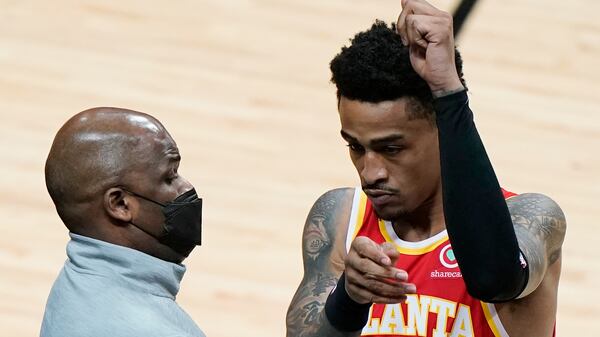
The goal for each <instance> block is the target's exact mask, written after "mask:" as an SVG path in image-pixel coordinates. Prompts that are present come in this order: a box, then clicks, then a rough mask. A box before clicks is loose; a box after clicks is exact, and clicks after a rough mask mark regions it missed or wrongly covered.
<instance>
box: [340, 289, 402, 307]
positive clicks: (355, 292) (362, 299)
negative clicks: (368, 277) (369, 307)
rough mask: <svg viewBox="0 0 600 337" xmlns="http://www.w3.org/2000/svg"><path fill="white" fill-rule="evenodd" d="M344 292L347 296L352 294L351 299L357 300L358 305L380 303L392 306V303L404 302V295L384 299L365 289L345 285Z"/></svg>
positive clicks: (384, 297)
mask: <svg viewBox="0 0 600 337" xmlns="http://www.w3.org/2000/svg"><path fill="white" fill-rule="evenodd" d="M346 292H348V294H350V293H352V295H351V297H352V298H353V299H355V300H356V299H357V298H358V302H359V303H382V304H393V303H402V302H404V301H406V295H399V296H396V297H386V296H380V295H377V294H374V293H372V292H370V291H369V290H367V289H364V288H360V287H356V286H352V285H346Z"/></svg>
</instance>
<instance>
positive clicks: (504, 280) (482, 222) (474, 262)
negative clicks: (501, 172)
mask: <svg viewBox="0 0 600 337" xmlns="http://www.w3.org/2000/svg"><path fill="white" fill-rule="evenodd" d="M468 103H469V100H468V97H467V93H466V91H461V92H458V93H455V94H451V95H448V96H445V97H441V98H438V99H436V100H434V109H435V112H436V121H437V127H438V134H439V144H440V163H441V170H442V171H441V172H442V173H441V175H442V190H443V202H444V216H445V219H446V228H447V230H448V236H449V237H450V242H451V243H452V249H453V251H454V255H455V256H456V259H457V262H458V265H459V268H460V270H461V273H462V275H463V279H464V281H465V283H466V285H467V290H468V292H469V294H471V296H473V297H475V298H478V299H480V300H482V301H486V302H503V301H508V300H511V299H514V298H516V297H517V296H518V295H519V294H520V293H521V292H522V291H523V290H524V289H525V286H526V285H527V281H528V278H529V271H528V268H527V264H526V262H524V257H523V256H522V254H521V251H520V250H519V244H518V242H517V237H516V235H515V230H514V228H513V224H512V220H511V217H510V213H509V211H508V207H507V205H506V201H505V200H504V196H503V195H502V191H501V189H500V185H499V184H498V180H497V178H496V174H495V173H494V169H493V168H492V164H491V163H490V160H489V158H488V156H487V154H486V152H485V148H484V146H483V143H482V141H481V138H480V137H479V134H478V133H477V129H476V128H475V124H474V122H473V112H472V111H471V109H470V108H469V104H468ZM521 259H523V263H522V262H521V261H522V260H521Z"/></svg>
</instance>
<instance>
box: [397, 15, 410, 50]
mask: <svg viewBox="0 0 600 337" xmlns="http://www.w3.org/2000/svg"><path fill="white" fill-rule="evenodd" d="M409 14H412V12H411V11H410V9H408V8H406V7H404V5H402V11H401V12H400V15H399V16H398V20H397V21H396V32H397V33H398V35H400V38H401V39H402V43H403V44H404V45H405V46H408V37H407V33H406V16H407V15H409Z"/></svg>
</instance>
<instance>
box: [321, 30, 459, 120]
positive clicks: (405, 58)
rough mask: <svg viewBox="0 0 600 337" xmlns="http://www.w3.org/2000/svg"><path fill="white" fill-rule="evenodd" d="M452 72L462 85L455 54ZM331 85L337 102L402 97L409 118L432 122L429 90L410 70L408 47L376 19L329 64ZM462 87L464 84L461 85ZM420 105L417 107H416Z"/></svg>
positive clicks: (394, 32)
mask: <svg viewBox="0 0 600 337" xmlns="http://www.w3.org/2000/svg"><path fill="white" fill-rule="evenodd" d="M455 55H456V57H455V60H456V69H457V71H458V75H459V78H460V80H461V82H462V83H463V85H465V82H464V79H463V73H462V59H461V57H460V53H459V52H458V51H457V50H456V51H455ZM330 69H331V73H332V76H331V82H333V83H334V84H335V85H336V86H337V97H338V100H339V99H340V98H341V97H342V96H344V97H346V98H349V99H352V100H359V101H363V102H371V103H379V102H383V101H388V100H395V99H398V98H403V97H410V98H413V102H415V103H416V102H418V103H420V104H412V107H413V109H412V110H413V111H411V114H412V116H411V117H413V118H428V119H430V120H435V116H434V114H433V107H432V101H433V97H432V95H431V90H430V89H429V86H428V85H427V82H425V80H423V79H422V78H421V77H420V76H419V75H417V73H416V72H415V71H414V69H413V67H412V65H411V63H410V56H409V51H408V47H406V46H404V45H403V44H402V40H401V39H400V35H398V34H397V33H396V25H395V24H391V26H388V25H387V24H386V23H385V22H383V21H380V20H377V21H375V23H374V24H373V25H372V26H371V28H370V29H368V30H366V31H364V32H360V33H358V34H356V35H355V36H354V38H352V39H350V46H345V47H343V48H342V50H341V52H340V53H339V54H337V55H336V56H335V58H334V59H333V60H332V61H331V64H330ZM465 88H466V85H465ZM418 105H420V106H418Z"/></svg>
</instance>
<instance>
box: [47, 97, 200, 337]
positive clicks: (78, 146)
mask: <svg viewBox="0 0 600 337" xmlns="http://www.w3.org/2000/svg"><path fill="white" fill-rule="evenodd" d="M180 160H181V156H180V155H179V150H178V148H177V144H175V141H174V140H173V138H171V135H169V133H168V132H167V130H166V129H165V128H164V127H163V125H162V124H161V123H160V122H159V121H158V120H156V119H155V118H153V117H152V116H150V115H147V114H144V113H141V112H136V111H131V110H126V109H118V108H96V109H90V110H86V111H83V112H81V113H79V114H77V115H75V116H73V117H72V118H71V119H70V120H68V121H67V122H66V123H65V125H64V126H63V127H62V128H61V129H60V130H59V131H58V133H57V135H56V137H55V139H54V143H53V144H52V148H51V150H50V154H49V155H48V159H47V161H46V186H47V187H48V192H49V193H50V196H51V197H52V200H53V201H54V204H55V206H56V210H57V211H58V215H59V216H60V218H61V219H62V221H63V222H64V224H65V225H66V227H67V229H68V230H69V235H70V237H71V240H70V241H69V243H68V245H67V256H68V260H67V261H66V262H65V265H64V268H63V269H62V271H61V273H60V274H59V276H58V278H57V279H56V282H55V283H54V286H53V287H52V290H51V292H50V296H49V297H48V302H47V304H46V311H45V314H44V320H43V322H42V328H41V336H42V337H71V336H72V337H81V336H95V337H101V336H106V337H116V336H122V337H126V336H131V337H134V336H135V337H137V336H156V337H158V336H173V337H175V336H179V337H203V336H204V334H203V333H202V331H201V330H200V329H199V328H198V326H197V325H196V324H195V323H194V321H193V320H192V319H191V318H190V317H189V316H188V315H187V314H186V313H185V312H184V311H183V309H181V308H180V307H179V306H178V305H177V303H176V302H175V296H176V295H177V292H178V291H179V285H180V282H181V279H182V278H183V275H184V273H185V266H183V265H182V264H181V262H182V261H183V260H184V259H185V258H186V257H187V256H188V255H189V254H190V252H191V251H192V250H193V249H194V247H196V246H197V245H199V244H200V238H201V223H202V222H201V216H202V202H201V199H199V198H198V196H197V194H196V192H195V190H194V188H193V186H192V185H191V184H190V183H189V182H188V181H187V180H186V179H185V178H183V177H182V176H181V175H179V174H178V173H177V170H178V167H179V162H180Z"/></svg>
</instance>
